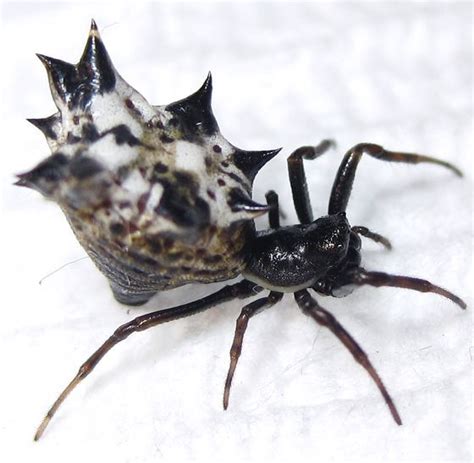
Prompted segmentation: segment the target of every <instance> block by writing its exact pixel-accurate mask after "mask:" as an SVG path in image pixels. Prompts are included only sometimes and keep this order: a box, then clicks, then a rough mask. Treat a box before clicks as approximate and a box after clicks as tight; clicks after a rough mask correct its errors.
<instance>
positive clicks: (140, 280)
mask: <svg viewBox="0 0 474 463" xmlns="http://www.w3.org/2000/svg"><path fill="white" fill-rule="evenodd" d="M38 57H39V58H40V60H41V61H42V63H43V64H44V65H45V67H46V70H47V72H48V79H49V84H50V88H51V93H52V96H53V99H54V102H55V104H56V106H57V108H58V112H56V113H55V114H53V115H51V116H49V117H47V118H44V119H29V121H30V122H31V123H32V124H33V125H35V126H36V127H38V128H39V129H40V130H41V131H42V132H43V133H44V135H45V137H46V140H47V142H48V144H49V146H50V148H51V151H52V154H51V155H50V156H49V157H47V158H46V159H44V160H43V161H42V162H40V163H39V164H38V165H37V166H36V167H34V168H33V169H32V170H30V171H29V172H26V173H24V174H20V175H19V176H18V177H19V180H18V181H17V184H18V185H20V186H27V187H30V188H34V189H36V190H38V191H39V192H41V193H42V194H43V195H44V196H45V197H47V198H49V199H52V200H54V201H55V202H57V203H58V205H59V206H60V207H61V209H62V210H63V211H64V213H65V214H66V217H67V218H68V220H69V223H70V224H71V226H72V228H73V230H74V232H75V234H76V236H77V238H78V240H79V241H80V243H81V245H82V246H83V247H84V249H85V250H86V251H87V253H88V254H89V256H90V257H91V258H92V259H93V260H94V262H95V263H96V265H97V266H98V267H99V269H100V270H101V271H102V272H103V273H104V274H105V275H106V276H107V278H108V279H109V282H110V284H111V286H112V289H113V291H114V294H115V296H116V297H117V299H118V300H120V301H121V302H124V303H129V304H138V303H142V302H146V300H148V299H149V298H150V297H151V296H152V295H153V294H154V293H155V292H156V291H159V290H163V289H169V288H173V287H177V286H180V285H183V284H186V283H188V282H214V281H221V280H226V279H229V278H232V277H234V276H236V275H238V274H239V273H240V271H241V269H242V267H243V265H244V258H245V245H246V243H247V241H248V239H249V238H251V237H252V236H253V230H254V228H253V227H254V225H253V219H254V218H255V217H257V216H258V215H261V214H263V213H265V212H267V210H268V207H267V206H264V205H260V204H257V203H255V202H254V201H252V199H251V189H252V182H253V179H254V177H255V175H256V174H257V172H258V170H259V169H260V168H261V167H262V166H263V165H264V164H265V163H266V162H267V161H269V160H270V159H271V158H273V156H275V155H276V154H277V153H278V151H279V150H271V151H244V150H241V149H238V148H236V147H234V146H233V145H231V144H230V143H229V142H228V141H227V140H226V139H225V138H224V137H223V136H222V135H221V133H220V131H219V127H218V124H217V121H216V119H215V117H214V115H213V113H212V108H211V94H212V79H211V75H210V74H209V75H208V77H207V78H206V80H205V82H204V84H203V85H202V87H201V88H200V89H199V90H198V91H197V92H195V93H193V94H192V95H190V96H189V97H187V98H184V99H182V100H179V101H177V102H174V103H171V104H168V105H163V106H152V105H150V104H149V103H148V102H147V101H146V100H145V99H144V98H143V97H142V96H141V95H140V94H139V93H138V92H137V91H136V90H134V89H133V88H132V87H131V86H130V85H128V84H127V83H126V82H125V81H124V80H123V79H122V77H121V76H120V75H119V74H118V73H117V71H116V70H115V68H114V66H113V65H112V62H111V60H110V57H109V55H108V53H107V51H106V49H105V47H104V44H103V42H102V40H101V38H100V36H99V33H98V30H97V26H96V24H95V23H94V21H92V24H91V29H90V33H89V37H88V40H87V44H86V47H85V50H84V52H83V54H82V57H81V59H80V61H79V63H78V64H76V65H73V64H70V63H66V62H64V61H61V60H58V59H54V58H49V57H47V56H44V55H38Z"/></svg>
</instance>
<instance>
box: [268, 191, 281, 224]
mask: <svg viewBox="0 0 474 463" xmlns="http://www.w3.org/2000/svg"><path fill="white" fill-rule="evenodd" d="M265 198H266V200H267V204H268V205H269V206H270V210H269V211H268V222H269V223H270V228H280V207H279V205H278V194H277V193H275V192H274V191H273V190H270V191H267V194H266V195H265Z"/></svg>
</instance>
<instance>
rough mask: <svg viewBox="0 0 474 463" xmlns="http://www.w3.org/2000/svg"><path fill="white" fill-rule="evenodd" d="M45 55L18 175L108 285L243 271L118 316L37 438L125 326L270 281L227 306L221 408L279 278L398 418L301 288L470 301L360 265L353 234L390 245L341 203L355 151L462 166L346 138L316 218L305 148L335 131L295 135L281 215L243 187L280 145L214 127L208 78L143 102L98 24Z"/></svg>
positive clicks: (156, 320)
mask: <svg viewBox="0 0 474 463" xmlns="http://www.w3.org/2000/svg"><path fill="white" fill-rule="evenodd" d="M41 59H42V61H43V62H44V63H45V64H46V66H47V68H48V70H49V76H50V81H51V86H52V91H53V96H54V97H55V101H56V103H57V105H58V107H59V110H60V112H59V113H58V114H56V115H54V116H51V117H50V118H48V119H44V120H39V121H38V120H36V121H34V123H35V125H38V126H39V127H40V128H41V129H42V130H43V131H44V132H45V134H46V136H47V138H48V141H49V143H50V145H51V147H52V149H53V152H54V153H53V155H52V156H51V157H50V158H48V159H47V160H46V161H44V162H43V163H41V164H40V165H39V166H37V167H36V168H35V169H33V170H32V171H31V172H29V173H27V174H23V175H21V176H20V180H19V183H20V184H22V185H27V186H31V187H34V188H36V189H38V190H40V191H41V192H42V193H44V194H45V195H46V196H48V197H51V198H53V199H55V200H56V201H57V202H58V203H59V204H60V205H61V207H62V208H63V209H64V210H65V212H66V215H67V216H68V218H69V220H70V222H71V223H72V226H73V228H74V229H75V232H76V234H77V235H78V237H79V240H80V241H81V243H82V244H83V246H84V247H85V248H86V250H87V251H88V252H89V254H90V255H91V257H92V258H93V259H94V260H95V262H96V263H97V264H98V266H99V268H101V270H102V271H104V273H105V274H106V275H107V276H108V277H109V279H110V281H111V285H112V288H113V290H114V293H115V295H116V297H117V298H118V299H119V300H121V301H123V302H127V303H139V302H143V301H145V300H147V299H148V298H149V297H151V295H152V294H153V293H154V292H155V291H157V290H160V289H166V288H170V287H173V286H178V285H179V284H184V283H186V282H187V281H201V282H209V281H217V280H221V279H226V278H230V277H233V276H235V275H236V274H238V273H241V274H242V275H243V277H244V279H243V280H242V281H240V282H239V283H236V284H233V285H228V286H225V287H224V288H222V289H221V290H220V291H217V292H216V293H213V294H211V295H209V296H206V297H204V298H202V299H199V300H197V301H194V302H190V303H188V304H184V305H180V306H177V307H173V308H170V309H164V310H158V311H155V312H152V313H149V314H146V315H142V316H140V317H137V318H135V319H133V320H132V321H130V322H128V323H125V324H124V325H122V326H120V327H118V328H117V329H116V330H115V332H114V333H113V334H112V336H110V338H109V339H107V340H106V341H105V343H104V344H102V346H101V347H100V348H99V349H98V350H97V351H96V352H94V354H93V355H92V356H91V357H90V358H89V359H87V360H86V362H84V363H83V365H82V366H81V367H80V369H79V372H78V373H77V375H76V376H75V377H74V378H73V380H72V381H71V382H70V383H69V385H68V386H67V387H66V389H65V390H64V391H63V392H62V393H61V395H60V396H59V397H58V399H57V400H56V402H55V403H54V404H53V406H52V408H51V409H50V410H49V412H48V414H47V415H46V417H45V418H44V420H43V421H42V423H41V425H40V426H39V428H38V430H37V432H36V435H35V439H39V438H40V437H41V435H42V434H43V432H44V430H45V428H46V426H47V425H48V423H49V421H50V420H51V418H52V417H53V415H54V414H55V413H56V410H57V409H58V408H59V406H60V405H61V404H62V402H63V401H64V400H65V398H66V397H67V396H68V395H69V393H70V392H71V391H72V390H73V389H74V388H75V387H76V386H77V385H78V384H79V383H80V382H81V381H82V380H83V379H84V378H85V377H86V376H87V375H89V374H90V372H91V371H92V370H93V369H94V367H95V366H96V365H97V363H98V362H99V361H100V360H101V359H102V358H103V357H104V355H105V354H106V353H107V352H108V351H109V350H110V349H111V348H112V347H114V346H115V345H116V344H117V343H119V342H121V341H123V340H124V339H126V338H127V337H128V336H129V335H130V334H132V333H135V332H137V331H143V330H146V329H148V328H151V327H153V326H157V325H160V324H162V323H165V322H169V321H173V320H177V319H179V318H182V317H186V316H189V315H193V314H196V313H199V312H202V311H203V310H206V309H209V308H211V307H214V306H216V305H218V304H221V303H223V302H225V301H229V300H232V299H236V298H240V299H243V298H247V297H251V296H254V295H255V294H256V293H258V292H260V291H263V290H264V289H266V290H269V291H270V293H269V295H268V296H265V297H263V298H260V299H257V300H254V301H252V302H250V303H249V304H247V305H246V306H245V307H244V308H243V309H242V312H241V314H240V316H239V318H238V319H237V324H236V329H235V335H234V341H233V343H232V347H231V350H230V368H229V371H228V374H227V379H226V382H225V387H224V401H223V402H224V403H223V404H224V408H227V406H228V403H229V393H230V387H231V383H232V378H233V376H234V372H235V368H236V366H237V362H238V359H239V356H240V353H241V349H242V341H243V337H244V334H245V330H246V328H247V325H248V321H249V319H250V318H251V317H252V316H254V315H255V314H257V313H258V312H260V311H261V310H262V309H264V308H266V307H270V306H272V305H274V304H275V303H277V302H278V301H279V300H281V298H282V297H283V293H285V292H289V293H294V297H295V301H296V303H297V304H298V306H299V307H300V309H301V310H302V311H303V312H304V313H305V314H306V315H308V316H310V317H311V318H313V319H314V320H315V321H316V322H317V323H318V324H320V325H322V326H325V327H327V328H328V329H329V330H330V331H332V332H333V333H334V334H335V336H336V337H337V338H338V339H339V340H340V341H341V342H342V344H343V345H344V346H345V347H346V348H347V349H348V350H349V351H350V352H351V354H352V355H353V356H354V359H355V360H356V361H357V362H358V363H360V364H361V366H362V367H363V368H365V370H366V371H367V372H368V374H369V375H370V376H371V378H372V379H373V381H374V382H375V384H376V386H377V387H378V389H379V390H380V392H381V394H382V396H383V397H384V400H385V402H386V404H387V405H388V407H389V409H390V412H391V414H392V417H393V419H394V420H395V422H396V423H397V424H401V419H400V416H399V413H398V411H397V409H396V407H395V404H394V402H393V400H392V398H391V397H390V395H389V394H388V392H387V390H386V388H385V386H384V384H383V382H382V380H381V378H380V377H379V375H378V373H377V371H376V370H375V368H374V367H373V366H372V364H371V362H370V361H369V359H368V357H367V355H366V354H365V352H364V351H363V350H362V349H361V347H360V346H359V345H358V343H357V342H356V341H355V340H354V339H353V338H352V336H351V335H350V334H349V333H348V332H347V331H346V330H345V329H344V328H343V327H342V326H341V325H340V323H339V322H338V321H337V320H336V319H335V318H334V316H333V315H332V314H331V313H330V312H328V311H327V310H325V309H324V308H323V307H321V306H320V305H319V304H318V302H317V301H316V300H315V299H314V298H313V297H312V296H311V295H310V293H309V291H308V290H309V289H310V290H312V291H315V292H316V293H318V294H322V295H329V296H340V295H343V294H347V293H348V292H349V291H350V290H351V289H352V288H354V287H357V286H361V285H371V286H375V287H378V286H393V287H398V288H407V289H412V290H415V291H421V292H429V293H436V294H439V295H441V296H444V297H446V298H448V299H450V300H451V301H453V302H454V303H456V304H457V305H459V306H460V307H461V308H463V309H464V308H466V304H465V302H464V301H463V300H462V299H460V298H459V297H457V296H456V295H454V294H453V293H451V292H449V291H447V290H445V289H443V288H440V287H439V286H436V285H433V284H432V283H430V282H429V281H427V280H422V279H419V278H412V277H407V276H400V275H390V274H387V273H382V272H373V271H367V270H365V269H364V268H362V267H361V265H360V264H361V256H360V252H361V239H360V236H364V237H366V238H369V239H372V240H374V241H376V242H379V243H381V244H382V245H384V246H385V247H387V248H389V249H390V248H391V245H390V242H389V241H388V240H387V239H386V238H384V237H383V236H381V235H379V234H377V233H374V232H372V231H370V230H369V229H368V228H366V227H364V226H351V225H350V224H349V221H348V219H347V216H346V209H347V204H348V202H349V198H350V194H351V190H352V185H353V182H354V178H355V173H356V170H357V166H358V164H359V161H360V159H361V157H362V155H363V154H364V153H365V154H368V155H370V156H372V157H375V158H377V159H380V160H383V161H389V162H405V163H411V164H418V163H430V164H435V165H440V166H443V167H446V168H448V169H450V170H451V171H453V172H454V173H455V174H457V175H459V176H461V175H462V174H461V172H460V171H459V169H457V168H456V167H455V166H453V165H452V164H449V163H447V162H444V161H441V160H438V159H436V158H433V157H429V156H424V155H420V154H411V153H400V152H392V151H387V150H385V149H383V148H382V147H381V146H379V145H374V144H369V143H363V144H359V145H356V146H354V147H353V148H351V149H350V150H349V151H348V152H347V154H346V155H345V157H344V159H343V161H342V163H341V166H340V168H339V170H338V172H337V174H336V178H335V180H334V185H333V188H332V192H331V195H330V199H329V206H328V215H327V216H324V217H321V218H318V219H316V220H314V219H313V214H312V209H311V204H310V201H309V195H308V190H307V186H306V177H305V172H304V166H303V159H315V158H316V157H318V156H319V155H321V154H322V153H324V152H325V151H326V150H327V149H328V148H329V147H330V146H331V145H332V142H331V141H328V140H325V141H323V142H322V143H321V144H319V145H318V146H316V147H302V148H299V149H297V150H296V151H295V152H294V153H293V154H292V155H290V157H289V158H288V168H289V177H290V184H291V188H292V192H293V201H294V205H295V209H296V212H297V215H298V219H299V221H300V223H299V224H296V225H292V226H286V227H280V223H279V210H278V196H277V194H276V193H275V192H273V191H270V192H269V193H267V206H261V205H258V204H256V203H253V202H252V201H251V200H250V188H251V184H252V180H253V176H254V175H255V173H256V172H257V170H258V169H259V168H260V167H261V166H262V165H263V164H264V163H265V162H266V161H267V160H268V159H270V158H271V157H272V156H274V155H275V154H276V151H269V152H257V153H249V152H243V151H241V150H237V149H236V148H234V147H232V146H231V145H230V144H229V143H228V142H226V141H225V140H224V139H223V138H222V136H221V135H220V134H219V132H218V130H217V124H216V122H215V119H214V117H213V116H212V113H211V110H210V105H209V103H210V79H209V78H208V80H206V83H205V84H204V86H203V87H202V88H201V89H200V90H199V91H198V92H197V93H195V94H194V95H192V96H191V97H189V98H187V99H185V100H181V101H179V102H177V103H173V104H171V105H168V106H166V107H151V106H149V105H148V104H147V103H146V102H145V101H144V100H143V98H142V97H141V96H140V95H138V94H137V93H136V92H135V91H134V90H133V89H131V88H130V87H129V86H128V85H127V84H125V82H124V81H123V80H122V79H121V78H120V76H119V75H118V74H117V73H116V71H115V70H114V69H113V68H112V65H111V64H110V60H109V58H108V56H107V54H106V52H105V49H104V48H103V45H102V42H101V41H100V40H99V38H98V34H97V29H96V27H95V25H94V24H93V26H92V29H91V34H90V38H89V41H88V44H87V47H86V51H85V52H84V55H83V57H82V58H81V61H80V62H79V64H78V65H77V66H72V65H69V64H67V63H64V62H62V61H57V60H52V59H50V58H46V57H41ZM266 211H268V212H269V223H270V229H268V230H264V231H259V232H256V231H255V229H254V227H253V221H252V218H253V217H255V216H256V215H258V214H260V213H262V212H266ZM187 256H189V257H190V258H189V259H187ZM170 272H176V276H175V275H174V273H170ZM170 277H171V278H170Z"/></svg>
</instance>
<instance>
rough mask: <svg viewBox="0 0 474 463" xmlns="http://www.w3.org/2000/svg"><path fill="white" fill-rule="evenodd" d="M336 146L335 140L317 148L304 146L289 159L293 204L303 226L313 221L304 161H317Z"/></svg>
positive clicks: (325, 141)
mask: <svg viewBox="0 0 474 463" xmlns="http://www.w3.org/2000/svg"><path fill="white" fill-rule="evenodd" d="M334 146H335V142H334V141H333V140H323V141H322V142H321V143H320V144H319V145H317V146H302V147H301V148H298V149H297V150H296V151H294V152H293V153H292V154H291V155H290V156H289V157H288V174H289V177H290V185H291V192H292V193H293V202H294V204H295V209H296V214H297V215H298V219H299V221H300V223H302V224H305V223H311V222H312V221H313V210H312V209H311V201H310V199H309V194H308V185H307V183H306V175H305V173H304V165H303V159H311V160H312V159H316V158H317V157H319V156H321V155H322V154H324V153H325V152H326V151H327V150H328V149H329V148H331V147H334Z"/></svg>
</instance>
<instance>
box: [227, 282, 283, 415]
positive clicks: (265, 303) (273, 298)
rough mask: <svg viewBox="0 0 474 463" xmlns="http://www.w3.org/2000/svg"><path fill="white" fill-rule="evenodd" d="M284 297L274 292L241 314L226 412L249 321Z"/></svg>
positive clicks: (229, 375)
mask: <svg viewBox="0 0 474 463" xmlns="http://www.w3.org/2000/svg"><path fill="white" fill-rule="evenodd" d="M282 297H283V294H282V293H277V292H274V291H272V292H271V293H270V294H269V295H268V296H267V297H262V298H261V299H257V300H256V301H253V302H251V303H250V304H247V305H246V306H245V307H244V308H243V309H242V312H241V313H240V315H239V318H238V319H237V322H236V324H235V334H234V341H233V343H232V347H231V349H230V366H229V371H228V373H227V378H226V380H225V387H224V400H223V402H224V410H227V407H228V405H229V394H230V386H231V385H232V378H233V377H234V372H235V368H236V367H237V362H238V361H239V357H240V354H241V352H242V341H243V339H244V335H245V331H246V330H247V325H248V323H249V319H250V318H251V317H253V316H254V315H256V314H258V313H259V312H261V311H262V310H263V309H265V308H267V307H271V306H272V305H275V304H276V303H277V302H279V301H280V300H281V298H282Z"/></svg>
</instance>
